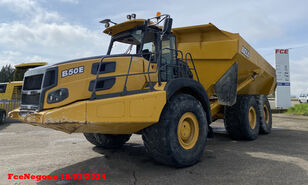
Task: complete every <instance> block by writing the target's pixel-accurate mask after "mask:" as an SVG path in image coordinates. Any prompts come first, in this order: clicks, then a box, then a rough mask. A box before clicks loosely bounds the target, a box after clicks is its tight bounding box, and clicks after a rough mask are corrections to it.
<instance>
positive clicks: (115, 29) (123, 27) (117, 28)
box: [104, 19, 145, 36]
mask: <svg viewBox="0 0 308 185" xmlns="http://www.w3.org/2000/svg"><path fill="white" fill-rule="evenodd" d="M144 21H145V19H134V20H129V21H126V22H123V23H120V24H116V25H114V26H111V27H109V28H106V29H105V30H104V33H106V34H109V35H112V36H113V35H116V34H117V33H120V32H123V31H127V30H130V29H133V28H135V27H136V26H141V25H143V24H144Z"/></svg>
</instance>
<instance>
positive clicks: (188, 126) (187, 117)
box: [177, 112, 199, 150]
mask: <svg viewBox="0 0 308 185" xmlns="http://www.w3.org/2000/svg"><path fill="white" fill-rule="evenodd" d="M177 135H178V141H179V143H180V145H181V146H182V147H183V148H184V149H186V150H189V149H192V148H193V147H194V146H195V145H196V143H197V141H198V138H199V123H198V120H197V118H196V116H195V115H194V114H193V113H191V112H186V113H185V114H183V115H182V117H181V118H180V120H179V123H178V128H177Z"/></svg>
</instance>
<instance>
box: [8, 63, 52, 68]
mask: <svg viewBox="0 0 308 185" xmlns="http://www.w3.org/2000/svg"><path fill="white" fill-rule="evenodd" d="M47 64H48V63H47V62H31V63H22V64H17V65H15V66H14V67H15V68H26V69H28V68H34V67H38V66H44V65H47Z"/></svg>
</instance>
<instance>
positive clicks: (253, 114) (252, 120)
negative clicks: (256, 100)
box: [248, 106, 257, 129]
mask: <svg viewBox="0 0 308 185" xmlns="http://www.w3.org/2000/svg"><path fill="white" fill-rule="evenodd" d="M248 114H249V115H248V119H249V126H250V128H251V129H255V128H256V124H257V114H256V110H255V108H254V107H253V106H251V107H250V108H249V113H248Z"/></svg>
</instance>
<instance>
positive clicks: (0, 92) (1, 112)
mask: <svg viewBox="0 0 308 185" xmlns="http://www.w3.org/2000/svg"><path fill="white" fill-rule="evenodd" d="M46 64H47V63H46V62H33V63H22V64H18V65H15V66H14V67H15V71H14V77H13V80H14V81H12V82H6V83H0V124H1V123H4V122H5V121H6V117H7V113H8V112H10V111H11V110H13V109H16V108H17V107H19V106H20V98H21V88H22V80H23V76H24V73H25V72H26V71H27V70H28V69H30V68H34V67H38V66H42V65H46Z"/></svg>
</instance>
